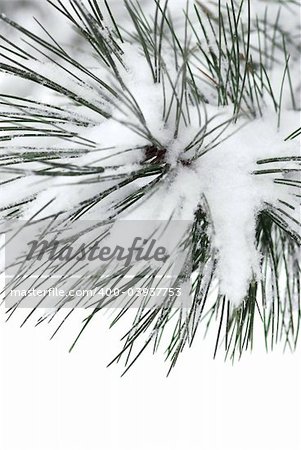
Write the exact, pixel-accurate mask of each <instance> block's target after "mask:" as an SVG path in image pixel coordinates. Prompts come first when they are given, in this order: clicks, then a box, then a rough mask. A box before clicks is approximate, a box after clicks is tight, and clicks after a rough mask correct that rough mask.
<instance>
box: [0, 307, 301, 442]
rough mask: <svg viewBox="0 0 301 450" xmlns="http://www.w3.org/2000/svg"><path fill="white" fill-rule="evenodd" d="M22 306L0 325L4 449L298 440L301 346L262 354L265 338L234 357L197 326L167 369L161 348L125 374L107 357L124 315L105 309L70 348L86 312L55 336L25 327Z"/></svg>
mask: <svg viewBox="0 0 301 450" xmlns="http://www.w3.org/2000/svg"><path fill="white" fill-rule="evenodd" d="M22 313H24V311H23V312H22V311H21V312H19V313H18V314H19V315H20V317H18V316H16V317H15V318H13V319H12V320H11V321H9V322H8V323H6V324H3V322H4V320H3V316H2V323H1V328H0V330H1V340H0V342H1V353H0V357H1V413H2V417H1V422H0V423H1V433H0V436H1V437H0V448H1V449H3V450H46V449H47V450H50V449H51V450H69V449H70V450H77V449H80V450H96V449H97V450H127V449H129V450H161V449H162V450H178V449H181V450H182V449H185V450H195V449H198V450H211V449H214V450H228V449H229V450H236V449H237V450H238V449H239V450H249V449H252V450H270V449H271V450H278V449H279V450H297V449H300V448H301V440H300V420H301V414H300V400H301V399H300V387H299V385H300V367H301V365H300V352H299V351H297V352H296V353H295V354H294V355H291V354H289V353H287V354H286V355H283V354H282V352H281V351H276V352H274V353H273V354H270V355H266V354H265V352H264V351H263V350H260V349H262V348H263V341H261V340H259V342H258V346H259V349H257V350H255V351H254V353H253V354H252V355H246V356H245V357H244V358H243V359H242V360H241V361H240V362H239V363H236V364H235V365H234V366H233V365H232V364H231V363H229V362H227V363H224V361H223V358H222V357H221V356H220V357H219V358H218V359H217V360H215V361H213V360H212V343H210V339H209V340H208V341H203V340H202V336H201V335H199V338H198V340H197V341H196V343H195V345H194V346H193V348H192V349H190V350H187V351H186V352H184V353H183V355H182V357H181V358H180V361H179V363H178V365H177V367H176V368H175V370H174V371H173V372H172V373H171V375H170V376H169V377H168V378H166V372H167V367H168V366H167V365H166V364H164V362H163V355H162V354H160V353H159V354H157V355H155V356H152V354H151V353H147V354H145V355H144V356H142V358H141V359H140V360H139V361H138V362H137V364H136V365H135V366H134V367H133V368H132V370H131V371H130V372H129V373H128V374H127V375H126V376H125V377H123V378H121V377H120V374H121V372H122V366H120V365H119V366H118V365H117V366H116V365H115V366H111V367H110V368H106V363H108V362H109V361H110V359H111V358H112V357H113V356H115V355H116V352H117V351H118V348H119V341H118V339H119V335H120V334H121V333H122V332H125V331H126V326H125V325H126V324H125V323H124V322H123V324H122V325H121V326H120V327H117V328H116V329H115V330H114V329H113V330H110V331H108V323H109V318H108V317H105V316H104V317H102V316H101V315H100V316H99V317H98V318H97V319H96V320H95V322H94V323H93V322H92V323H91V326H90V327H88V329H87V331H86V332H85V333H84V334H83V336H82V338H81V340H80V341H79V344H78V346H77V347H76V348H75V349H74V351H73V352H72V353H71V354H69V353H68V346H69V345H70V343H71V342H72V338H73V337H74V336H75V334H76V331H77V330H78V327H79V320H80V319H81V318H82V312H80V311H78V313H77V314H78V317H75V318H74V319H71V320H70V322H69V323H68V325H67V326H66V328H65V329H63V331H62V333H61V334H59V335H58V336H57V337H56V338H55V339H54V340H52V341H49V336H50V328H49V326H47V325H42V326H41V327H37V328H34V327H33V324H28V325H27V326H25V327H24V328H22V329H20V328H19V325H20V319H21V317H23V315H22ZM221 354H222V353H221Z"/></svg>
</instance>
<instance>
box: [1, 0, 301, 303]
mask: <svg viewBox="0 0 301 450" xmlns="http://www.w3.org/2000/svg"><path fill="white" fill-rule="evenodd" d="M113 3H114V4H115V6H116V2H113ZM170 3H171V5H172V11H173V14H174V17H175V18H177V19H178V21H179V34H181V32H183V28H184V24H185V20H184V16H183V9H185V7H186V0H185V1H181V2H178V1H177V2H170ZM265 3H266V2H262V1H256V2H254V5H256V7H255V6H254V9H253V11H256V14H258V15H259V16H260V17H263V16H264V14H265V6H266V4H265ZM114 4H112V9H113V10H114V8H113V7H114ZM118 5H119V3H118ZM205 5H207V2H205ZM208 7H211V8H212V4H211V2H208ZM275 8H276V7H275V5H273V7H272V10H273V11H272V12H273V14H272V15H270V16H269V20H270V21H273V20H275V17H276V16H275V15H276V14H277V13H276V9H275ZM151 9H152V8H150V9H148V8H147V12H149V11H151ZM277 10H278V6H277ZM119 13H120V11H119ZM120 14H121V13H120ZM122 14H123V13H122ZM243 14H245V11H244V12H243ZM291 16H292V14H291V12H290V11H289V10H285V11H284V13H283V16H281V17H283V19H281V20H282V21H281V24H286V23H287V20H288V17H291ZM122 17H123V15H122ZM255 17H256V16H255V15H254V17H253V19H254V20H255ZM294 26H296V24H294ZM191 38H192V39H193V37H192V36H191ZM252 39H254V43H255V42H256V39H257V38H256V36H255V35H254V36H252ZM288 50H289V51H290V52H292V61H293V63H292V78H293V79H294V80H296V79H297V80H298V75H299V73H298V70H299V67H298V60H296V58H295V57H294V54H293V52H294V46H293V45H292V46H290V47H289V49H288ZM122 51H123V60H124V61H125V62H126V67H125V68H123V67H121V66H120V67H119V66H118V67H119V70H120V74H121V77H122V80H123V83H124V86H126V90H125V89H123V87H122V86H120V84H118V82H117V81H116V77H115V76H114V73H113V72H112V70H110V69H108V68H105V67H103V66H100V65H97V64H98V60H97V58H96V56H95V57H94V56H92V57H90V56H89V57H87V56H86V55H84V54H83V53H84V52H80V51H79V52H78V56H79V57H80V58H82V61H83V64H86V65H87V67H91V66H93V73H95V75H97V76H99V77H100V78H102V79H104V80H105V81H106V82H107V83H109V84H110V85H111V86H113V87H116V88H118V89H119V90H120V91H121V92H122V93H120V98H119V100H118V101H116V99H115V98H114V97H113V96H109V95H107V94H106V95H105V96H104V95H102V96H101V95H100V91H99V87H98V88H97V85H96V83H95V82H94V81H92V79H91V78H88V77H87V79H86V78H85V77H84V74H83V73H81V72H80V71H78V70H76V69H74V68H73V74H74V75H76V76H78V77H80V78H81V80H82V81H81V82H79V81H78V80H76V79H75V78H74V77H72V76H71V75H67V74H66V72H64V71H63V70H62V69H60V68H59V67H58V66H57V65H56V64H54V63H51V62H49V61H48V62H46V61H45V60H43V58H41V62H40V61H31V62H28V64H27V67H28V68H29V69H31V70H34V71H36V72H37V73H42V74H43V76H44V77H46V78H48V79H50V80H52V81H54V82H56V83H58V84H61V85H62V86H64V87H65V88H66V89H72V90H73V91H74V92H75V93H76V95H78V96H79V97H81V98H84V99H85V100H88V101H89V102H90V103H91V104H93V105H95V106H98V107H100V108H102V109H103V110H105V111H106V112H107V113H108V114H110V115H111V117H110V118H109V119H108V120H105V119H104V118H103V117H101V116H100V114H97V113H96V112H95V113H94V112H91V110H89V109H88V108H86V107H83V106H80V107H76V106H74V105H72V106H69V107H67V109H68V108H69V109H68V111H70V114H71V115H72V114H73V113H74V114H78V113H77V111H78V112H80V115H81V117H83V118H85V119H86V120H87V121H88V122H89V123H90V126H89V127H78V126H76V125H74V124H72V123H71V122H70V123H68V124H67V125H64V126H65V128H66V129H67V130H69V131H72V132H77V133H78V134H79V136H81V137H82V138H86V139H89V140H91V141H93V142H95V143H96V147H95V148H94V149H93V151H90V152H87V153H86V154H81V153H80V149H81V146H80V145H79V144H76V145H75V144H72V148H74V149H75V150H76V149H78V155H77V157H76V158H75V159H74V158H72V159H71V158H68V157H66V158H65V159H64V162H66V163H72V164H77V166H78V167H83V166H90V167H96V166H102V167H104V168H105V172H104V174H105V176H108V175H120V174H125V176H126V174H130V173H132V172H134V171H135V170H137V169H139V167H141V166H140V163H142V162H143V159H144V157H145V153H144V150H143V148H145V147H146V146H147V145H153V143H154V142H155V143H158V144H160V148H161V149H164V151H166V157H165V163H166V164H167V165H168V166H169V170H170V173H169V176H168V177H167V178H166V183H165V184H161V185H160V186H159V188H158V190H157V192H156V193H155V194H154V195H153V196H152V197H149V198H147V199H146V200H145V199H144V200H143V201H140V202H139V208H129V210H128V211H127V212H125V213H123V214H122V216H121V217H122V218H123V219H128V220H129V219H139V220H141V219H160V220H167V219H168V218H169V217H170V215H171V214H175V215H174V217H175V218H176V219H181V220H188V221H192V220H193V218H194V214H195V212H196V210H197V208H198V207H199V205H200V204H202V202H203V201H204V200H203V199H204V198H205V199H206V203H207V204H208V208H209V212H210V217H209V220H210V224H211V228H210V233H211V235H210V237H211V240H212V246H213V248H214V249H215V250H216V254H217V268H216V276H217V279H218V281H219V290H220V294H221V295H225V296H226V297H227V298H228V299H230V300H231V302H232V304H233V305H234V306H239V305H240V304H241V302H242V301H243V300H244V298H245V296H246V295H247V291H248V287H249V284H250V282H251V281H252V280H257V281H259V280H260V276H261V275H260V274H261V270H260V265H261V258H262V255H261V254H260V252H259V250H258V249H257V248H256V243H255V232H256V224H257V218H258V214H259V213H260V212H261V211H263V210H265V209H267V208H275V209H277V208H279V200H281V201H282V202H285V203H286V204H290V205H292V206H293V208H294V210H293V212H291V211H290V214H292V215H293V218H294V219H295V222H294V221H290V220H289V219H288V220H289V226H290V227H291V228H292V229H294V230H295V231H296V233H297V234H298V233H299V232H300V230H299V229H298V223H297V221H298V220H299V218H300V214H299V213H300V210H299V204H298V202H297V200H298V198H297V197H296V195H295V191H294V189H293V188H289V187H287V186H284V185H281V184H275V182H274V178H275V174H258V175H256V174H254V173H253V172H254V171H256V170H258V164H257V162H258V160H261V159H266V158H272V157H279V156H288V157H293V156H300V143H299V140H298V139H295V140H288V141H285V140H284V139H285V138H286V137H287V136H288V135H289V134H290V133H291V132H292V131H293V130H294V129H296V128H298V126H299V123H300V122H299V120H300V114H299V112H295V111H292V110H291V108H292V101H291V99H290V90H289V86H288V83H286V84H285V88H284V91H283V99H284V100H283V108H284V110H283V112H282V115H281V122H280V127H279V129H278V116H277V114H275V112H274V110H273V102H272V100H271V98H270V97H269V96H268V95H267V94H265V106H264V107H263V117H261V118H259V119H258V118H257V119H250V120H248V121H246V119H242V118H239V119H238V120H237V122H236V123H235V124H234V123H232V124H231V125H230V126H229V127H228V128H227V130H226V131H225V132H224V134H223V141H222V142H221V143H220V144H219V145H217V146H215V147H214V148H212V149H209V150H208V146H209V148H210V142H211V141H212V139H213V138H218V134H219V133H220V131H221V128H218V129H217V131H216V132H212V133H211V134H210V135H207V136H205V137H204V141H203V142H202V144H201V145H197V146H192V148H191V149H190V150H189V151H188V152H185V149H186V148H187V146H189V144H190V143H191V142H193V140H194V138H195V136H196V135H197V134H198V133H199V131H200V128H201V127H202V126H203V125H202V124H204V123H205V122H206V121H207V123H208V124H210V125H208V126H209V128H210V129H211V130H213V128H214V127H217V126H219V125H222V124H223V123H224V122H225V121H227V120H229V121H230V120H231V117H232V112H233V108H232V107H231V106H227V107H222V106H218V105H217V98H216V95H215V98H214V97H213V96H212V87H211V88H210V87H208V85H207V84H206V83H205V82H204V81H205V80H204V79H198V83H199V84H200V86H201V88H202V91H204V92H205V97H206V98H208V99H210V105H209V104H207V105H204V110H203V111H202V113H201V115H202V123H200V121H199V115H198V111H197V108H196V107H193V106H191V107H190V109H189V111H190V119H189V123H187V124H184V121H183V120H182V121H181V123H180V124H179V130H178V132H177V133H176V131H175V119H176V117H177V110H176V100H175V99H174V98H173V95H174V92H173V86H172V84H173V85H176V86H177V88H179V85H180V81H179V80H180V78H179V71H178V70H177V69H176V67H175V65H174V62H173V61H172V56H171V52H170V44H169V43H164V44H163V50H162V51H163V55H164V63H165V65H166V67H167V70H168V74H169V77H170V80H171V82H169V81H166V85H165V86H164V89H165V91H164V93H165V97H166V98H165V99H164V96H163V90H162V89H163V87H162V84H158V83H157V84H155V83H154V81H153V78H152V74H151V71H150V70H149V66H148V64H147V61H146V58H145V57H143V56H142V49H141V48H138V46H137V45H136V44H131V43H125V44H123V45H122ZM278 54H279V51H278V50H277V49H276V54H275V56H277V55H278ZM294 58H295V59H294ZM223 64H224V63H223ZM94 66H95V67H94ZM284 67H285V61H282V64H280V65H279V66H275V67H274V69H273V71H272V72H271V80H272V81H271V82H272V84H273V86H274V89H275V93H276V98H277V99H279V96H280V90H281V82H282V77H283V70H284ZM223 70H224V74H225V75H226V73H227V67H224V66H223ZM1 76H2V75H1ZM7 80H11V78H10V77H7V76H5V78H2V79H1V83H3V84H1V86H2V91H3V89H6V83H7ZM206 81H208V80H206ZM19 85H20V83H19V82H18V86H17V85H14V86H13V90H14V89H16V90H17V92H21V91H22V89H23V86H22V85H21V87H20V86H19ZM39 89H41V92H40V90H39V91H38V93H37V94H36V95H35V94H34V90H33V92H31V95H32V96H33V97H34V98H36V97H39V96H41V97H42V98H45V99H46V101H49V102H53V103H54V104H59V105H63V104H64V101H65V99H64V98H61V99H60V98H59V97H57V96H54V95H53V94H49V92H48V94H47V95H48V97H45V95H46V94H45V91H46V90H45V89H43V88H39ZM130 97H132V98H134V99H135V101H136V106H137V105H138V108H139V113H140V114H141V115H142V116H143V121H141V119H139V118H138V116H137V113H134V112H133V102H132V103H131V105H130V106H129V103H128V99H129V98H130ZM166 99H167V105H168V106H169V105H171V109H170V115H169V117H168V118H165V119H164V114H163V111H164V107H166V105H165V102H166ZM172 99H173V100H172ZM297 101H298V99H297ZM207 131H208V130H207ZM205 133H206V130H205V129H204V134H205ZM225 136H226V139H224V137H225ZM45 141H47V142H49V144H48V145H50V146H51V147H52V149H53V151H55V149H56V148H57V147H59V146H60V145H62V144H61V140H60V139H58V138H54V139H53V138H52V139H50V138H45V140H43V139H40V140H39V143H38V144H37V140H36V138H31V139H28V138H26V139H25V140H24V138H22V137H16V138H14V139H13V140H12V141H11V142H9V143H8V145H7V148H8V149H9V150H10V151H11V152H13V151H14V147H16V146H21V147H22V145H35V146H37V147H38V148H39V149H43V147H45V146H46V143H45ZM25 142H26V144H25ZM70 146H71V144H70V143H68V142H64V147H65V148H68V147H70ZM185 160H186V161H190V163H189V164H184V163H183V162H185ZM277 164H278V163H277ZM20 167H22V165H21V164H19V165H16V168H20ZM27 167H28V173H27V174H25V175H24V176H23V177H21V179H19V180H16V181H13V182H11V183H8V184H5V185H3V186H2V196H1V200H0V206H1V207H5V206H7V205H12V204H15V203H18V202H20V201H22V200H24V199H27V198H32V201H31V202H30V203H28V204H27V205H26V206H24V209H23V212H22V219H29V218H30V217H32V216H33V215H34V214H36V213H37V212H38V211H39V210H40V209H41V208H42V207H43V206H44V205H45V204H46V203H48V202H49V201H50V200H51V199H55V201H54V202H52V203H51V204H49V205H48V207H47V208H45V209H44V210H43V211H42V212H41V213H40V215H39V217H46V216H47V215H49V214H56V213H58V212H61V211H66V212H67V211H73V210H74V209H75V208H76V206H78V205H79V204H80V203H81V202H84V201H85V200H88V199H89V198H92V197H93V196H94V195H96V194H98V193H99V192H103V191H104V190H105V189H108V188H110V187H112V186H114V185H115V183H116V182H115V181H114V180H113V181H112V180H108V179H102V176H101V174H100V175H99V181H98V183H92V182H91V181H92V180H93V178H94V176H93V175H85V176H81V177H77V176H74V177H63V176H57V177H49V179H48V178H46V177H39V176H38V175H35V174H34V170H35V169H37V168H42V167H43V168H45V166H44V165H43V164H42V163H34V164H32V163H31V164H28V166H27ZM112 167H113V168H112ZM273 167H274V166H273ZM277 167H279V164H278V165H277ZM290 168H293V169H295V170H296V171H297V170H298V169H299V165H298V164H296V163H290ZM296 173H298V172H296ZM5 176H6V175H5ZM277 176H278V175H277ZM281 177H283V175H282V174H281V173H280V174H279V178H281ZM45 178H46V179H45ZM82 181H84V182H85V184H82V183H79V182H82ZM143 183H146V181H145V180H136V181H135V182H134V183H132V184H131V185H130V186H128V187H126V188H124V189H123V190H122V191H119V190H118V191H117V192H114V193H112V194H111V195H110V196H109V197H108V198H106V199H104V200H103V201H102V202H100V203H99V204H97V205H96V206H95V207H94V208H93V210H91V211H90V212H89V214H88V215H87V216H86V217H88V218H100V217H101V218H104V219H105V218H107V217H109V216H110V214H111V213H112V211H114V207H115V206H116V203H118V201H120V200H122V199H123V198H125V197H126V195H128V194H129V193H131V192H135V190H136V189H137V188H139V187H141V186H142V185H143ZM162 205H164V208H163V207H162ZM282 207H283V206H282Z"/></svg>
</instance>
